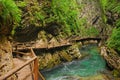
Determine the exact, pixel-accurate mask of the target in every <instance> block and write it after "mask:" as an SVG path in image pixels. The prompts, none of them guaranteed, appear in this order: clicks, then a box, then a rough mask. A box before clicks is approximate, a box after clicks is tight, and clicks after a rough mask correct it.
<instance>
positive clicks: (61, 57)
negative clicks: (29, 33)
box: [38, 45, 82, 69]
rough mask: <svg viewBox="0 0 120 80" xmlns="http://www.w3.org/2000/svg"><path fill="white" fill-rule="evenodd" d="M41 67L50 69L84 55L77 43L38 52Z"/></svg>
mask: <svg viewBox="0 0 120 80" xmlns="http://www.w3.org/2000/svg"><path fill="white" fill-rule="evenodd" d="M38 54H39V55H38V58H39V64H40V65H39V68H40V69H50V68H52V67H55V66H57V65H58V64H61V63H63V62H68V61H72V60H74V59H81V58H82V55H81V53H80V51H79V48H78V46H77V45H73V46H70V47H67V48H63V49H61V50H55V49H54V50H52V51H48V52H45V53H44V52H42V53H40V52H38Z"/></svg>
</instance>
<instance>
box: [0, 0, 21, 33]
mask: <svg viewBox="0 0 120 80" xmlns="http://www.w3.org/2000/svg"><path fill="white" fill-rule="evenodd" d="M20 21H21V11H20V9H19V8H18V7H17V6H16V4H15V2H14V1H13V0H0V34H10V32H11V30H12V29H13V27H15V26H18V23H19V22H20Z"/></svg>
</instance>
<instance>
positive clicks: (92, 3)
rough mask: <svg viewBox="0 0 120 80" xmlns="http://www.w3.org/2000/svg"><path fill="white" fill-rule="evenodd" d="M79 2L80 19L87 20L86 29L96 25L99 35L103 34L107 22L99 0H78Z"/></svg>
mask: <svg viewBox="0 0 120 80" xmlns="http://www.w3.org/2000/svg"><path fill="white" fill-rule="evenodd" d="M77 3H78V5H80V6H81V8H80V15H79V19H84V20H86V22H85V24H84V27H85V28H86V29H87V28H88V29H89V28H90V27H94V28H95V29H97V31H98V34H99V36H102V35H103V34H104V30H105V24H104V21H103V18H102V16H103V11H102V9H101V6H100V2H99V0H77ZM89 30H90V29H89ZM88 35H89V34H88Z"/></svg>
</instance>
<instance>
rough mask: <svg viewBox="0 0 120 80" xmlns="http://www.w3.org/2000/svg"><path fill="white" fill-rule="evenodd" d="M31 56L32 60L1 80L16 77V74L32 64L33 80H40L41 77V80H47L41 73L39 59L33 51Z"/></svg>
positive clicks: (0, 79) (0, 78)
mask: <svg viewBox="0 0 120 80" xmlns="http://www.w3.org/2000/svg"><path fill="white" fill-rule="evenodd" d="M31 55H32V58H30V59H29V60H27V61H25V63H24V64H22V65H20V66H18V67H16V68H14V69H12V70H11V71H9V72H8V73H6V74H5V75H3V76H1V77H0V80H6V79H7V78H9V77H10V76H12V75H14V74H15V73H16V72H18V71H20V70H21V69H23V68H24V67H25V66H27V65H30V64H31V65H32V72H31V73H30V74H32V76H33V80H38V78H39V77H40V78H41V80H45V78H44V77H43V76H42V74H41V73H40V72H39V68H38V59H37V56H36V55H35V53H34V51H33V50H32V49H31ZM30 74H29V75H26V77H28V76H30ZM26 77H25V78H26Z"/></svg>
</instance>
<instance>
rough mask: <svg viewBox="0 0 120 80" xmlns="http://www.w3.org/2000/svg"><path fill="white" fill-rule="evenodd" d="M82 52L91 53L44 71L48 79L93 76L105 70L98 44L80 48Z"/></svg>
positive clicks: (60, 79)
mask: <svg viewBox="0 0 120 80" xmlns="http://www.w3.org/2000/svg"><path fill="white" fill-rule="evenodd" d="M80 52H81V53H82V54H89V56H87V57H85V58H84V59H82V60H77V61H72V62H67V63H63V64H61V65H59V66H58V67H56V68H53V69H51V70H48V71H45V72H42V74H43V75H44V77H45V78H46V80H69V79H64V77H66V76H84V77H85V76H92V75H96V74H98V73H99V72H101V71H104V70H105V60H104V59H103V58H102V57H101V56H100V54H99V50H98V49H97V46H96V45H86V46H83V47H82V48H81V49H80Z"/></svg>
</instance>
